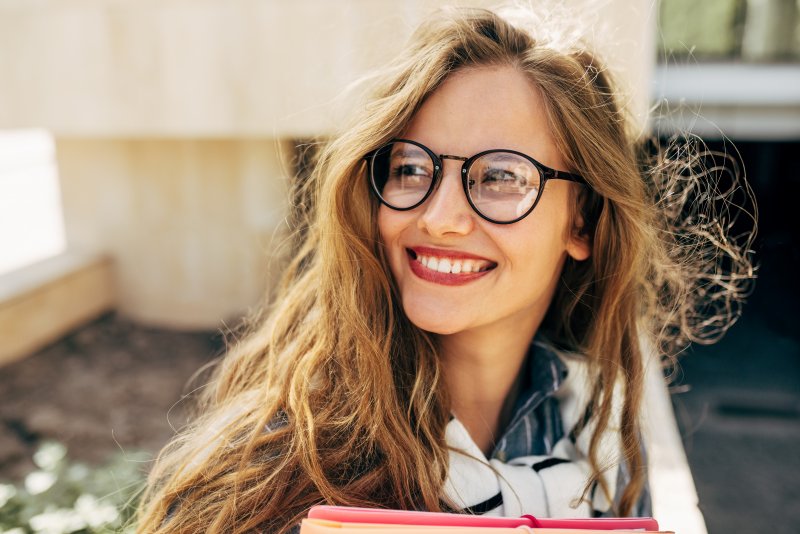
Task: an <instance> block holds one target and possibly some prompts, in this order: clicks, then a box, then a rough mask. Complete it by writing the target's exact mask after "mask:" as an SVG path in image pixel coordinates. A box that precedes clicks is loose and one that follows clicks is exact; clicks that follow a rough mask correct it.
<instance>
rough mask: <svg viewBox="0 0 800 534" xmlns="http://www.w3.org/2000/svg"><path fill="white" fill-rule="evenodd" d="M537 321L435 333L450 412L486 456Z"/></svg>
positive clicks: (514, 392) (511, 400)
mask: <svg viewBox="0 0 800 534" xmlns="http://www.w3.org/2000/svg"><path fill="white" fill-rule="evenodd" d="M540 322H541V320H539V321H536V323H535V324H534V325H530V326H529V327H528V328H524V327H523V328H518V326H519V325H516V326H517V327H515V328H514V329H513V332H509V331H505V332H499V331H498V328H492V327H491V325H490V326H488V327H481V328H479V329H472V330H467V331H464V332H459V333H458V334H451V335H447V336H441V338H440V340H441V347H442V365H443V367H444V376H445V377H446V383H447V388H448V392H449V394H450V402H451V409H452V412H453V414H454V415H455V416H456V417H457V418H458V420H459V421H460V422H461V423H462V424H463V425H464V427H465V428H466V429H467V431H468V432H469V434H470V436H471V437H472V439H473V441H474V442H475V443H476V444H477V445H478V447H480V449H481V450H482V451H483V453H484V454H485V455H487V457H488V455H489V454H490V453H491V451H492V448H493V447H494V444H495V441H496V439H497V438H498V437H499V433H500V432H501V431H502V430H503V427H504V426H505V424H507V423H508V421H507V420H505V419H508V417H509V415H510V411H511V408H512V407H513V406H514V402H515V401H516V397H517V393H518V391H517V390H518V389H519V380H518V379H519V378H520V370H521V368H522V365H523V363H524V361H525V356H526V354H527V353H528V348H529V346H530V343H531V340H532V339H533V336H534V334H535V333H536V329H537V328H538V326H539V323H540ZM504 416H505V417H504Z"/></svg>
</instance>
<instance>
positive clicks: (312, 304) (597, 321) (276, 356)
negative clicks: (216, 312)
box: [138, 9, 753, 532]
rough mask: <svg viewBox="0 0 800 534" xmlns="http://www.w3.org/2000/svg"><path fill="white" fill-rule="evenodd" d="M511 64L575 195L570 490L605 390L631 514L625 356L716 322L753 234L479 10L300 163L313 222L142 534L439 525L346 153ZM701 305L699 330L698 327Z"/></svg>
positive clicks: (168, 475)
mask: <svg viewBox="0 0 800 534" xmlns="http://www.w3.org/2000/svg"><path fill="white" fill-rule="evenodd" d="M509 65H510V66H513V67H514V68H516V69H518V70H519V71H520V72H522V73H524V74H525V75H526V76H527V77H528V78H529V80H530V82H531V84H533V86H534V87H536V88H538V89H539V92H540V94H541V96H542V98H543V100H544V107H545V109H546V113H547V119H548V123H549V125H550V127H551V131H552V135H553V138H554V140H555V142H556V145H557V147H558V149H559V150H560V152H561V154H562V155H563V157H564V159H565V161H566V162H568V165H569V167H570V170H571V171H572V172H575V173H578V174H581V175H582V176H584V177H585V178H586V180H587V182H588V184H589V185H590V187H588V188H584V189H583V190H582V191H580V192H579V193H576V194H575V195H574V202H573V204H574V208H573V210H574V213H573V219H574V221H575V224H576V225H579V227H580V231H581V232H584V233H585V234H586V235H587V236H589V237H590V238H591V243H592V254H591V257H590V258H589V259H588V260H586V261H573V260H569V259H568V260H567V263H566V264H565V266H564V269H563V273H562V276H561V281H560V284H559V287H558V289H557V291H556V294H555V296H554V298H553V301H552V304H551V307H550V308H549V311H548V314H547V317H546V318H545V320H544V322H543V323H542V325H541V327H540V332H541V333H543V334H544V335H545V336H546V337H547V338H548V339H549V340H550V341H551V342H552V343H553V344H554V345H555V346H557V347H562V348H565V349H569V350H571V351H575V352H579V353H581V354H583V355H584V357H585V359H586V360H587V361H588V362H589V363H590V365H591V369H592V371H593V374H592V375H591V376H592V377H593V388H592V391H591V400H590V403H589V406H588V408H587V419H586V421H587V424H586V425H584V428H589V427H588V422H589V421H590V422H592V425H593V426H592V428H593V429H594V431H593V435H592V438H591V445H590V450H589V457H590V458H589V459H590V463H591V466H592V469H593V475H592V480H591V481H589V483H587V488H588V487H589V485H590V484H591V483H592V482H597V483H598V484H599V485H600V487H601V488H602V490H603V491H605V492H606V494H607V495H608V494H609V490H610V488H607V487H606V486H605V482H604V481H603V478H602V477H601V476H600V475H601V473H602V472H603V470H604V469H605V468H607V467H608V466H607V465H606V464H605V463H604V462H606V461H607V459H605V458H598V457H597V456H598V444H599V442H600V438H601V435H602V433H603V432H604V431H605V430H606V429H607V427H608V426H609V421H610V420H611V410H612V402H611V400H612V396H613V395H614V385H615V384H616V383H618V382H620V381H621V383H622V385H623V386H624V387H623V388H621V392H622V393H621V394H622V395H623V396H624V398H623V399H622V405H623V408H624V409H623V413H622V419H621V427H620V433H621V436H622V442H623V447H622V452H621V457H620V458H619V459H618V461H624V462H627V464H628V466H629V468H630V469H629V471H630V473H631V478H630V482H629V484H628V485H627V487H625V489H624V491H623V493H622V495H621V497H618V499H617V509H616V510H615V511H616V512H617V513H618V514H620V515H626V514H629V513H630V512H631V510H632V508H633V506H634V504H635V502H636V500H637V499H638V498H639V496H640V493H641V491H642V487H643V484H644V479H645V478H644V477H645V474H644V466H643V463H644V460H643V455H642V451H641V447H640V439H639V437H640V427H639V418H640V405H641V401H642V391H643V372H644V371H643V369H644V367H643V355H642V349H641V348H640V341H641V340H642V339H643V338H645V339H650V340H652V341H654V342H656V343H655V345H654V346H656V347H658V348H659V349H660V353H661V354H665V355H667V356H669V355H672V354H675V353H676V352H677V349H679V348H680V347H682V346H683V343H685V342H686V341H698V340H699V341H703V340H704V339H707V338H709V337H713V336H710V334H709V332H710V330H709V329H712V330H714V329H715V330H714V331H717V332H719V331H722V330H724V329H725V328H727V326H728V325H730V324H731V322H732V321H733V320H734V319H735V316H736V315H737V311H736V310H737V308H736V307H735V303H736V302H738V301H739V300H741V299H742V297H743V296H744V293H745V292H746V290H747V285H748V282H749V281H750V280H751V279H752V278H753V271H752V266H751V264H750V262H749V261H748V257H749V256H748V252H747V249H748V247H749V245H750V240H751V239H752V233H751V234H747V235H745V236H744V237H745V239H744V242H741V240H740V242H739V243H738V244H737V243H736V242H735V241H734V240H730V239H728V238H727V237H726V236H727V233H729V230H730V228H729V226H730V225H729V224H727V223H726V222H725V220H723V218H722V217H720V213H718V212H713V209H716V208H715V206H717V207H718V206H720V203H719V202H720V199H723V200H724V198H727V197H723V196H720V195H715V194H712V193H713V192H710V191H711V190H710V189H708V187H706V185H704V183H706V184H707V182H708V177H709V175H711V174H713V172H712V171H713V169H714V167H713V166H712V167H711V170H709V168H708V165H706V166H705V167H704V166H703V154H702V150H700V149H698V147H696V146H695V147H692V146H690V145H687V144H685V143H683V144H680V145H678V144H675V145H674V146H675V147H678V146H679V147H682V148H680V149H675V148H672V149H668V150H663V149H661V148H659V147H658V146H656V145H653V144H652V143H651V144H649V145H647V144H645V143H643V142H642V140H641V139H638V138H637V137H636V135H635V133H633V132H634V131H633V129H632V128H631V126H630V125H631V121H630V120H629V118H628V117H627V116H626V114H625V112H624V110H623V109H621V108H620V106H619V104H618V103H617V101H616V99H617V98H618V91H617V89H616V88H615V85H614V84H613V82H612V80H611V78H610V75H609V73H608V72H607V70H606V69H604V68H603V67H602V65H601V63H600V61H599V60H598V58H597V57H596V56H595V55H593V54H592V53H590V52H589V51H587V49H586V47H584V46H581V45H580V43H573V44H572V45H570V46H564V45H563V44H556V43H553V42H551V41H549V40H548V39H546V38H544V39H537V38H536V37H534V35H533V34H532V33H531V32H530V31H529V29H527V28H524V27H521V26H518V25H516V24H514V23H512V22H510V21H509V20H506V19H504V18H502V17H500V16H499V15H497V14H496V13H493V12H490V11H487V10H481V9H457V10H452V9H451V10H446V11H442V12H440V13H438V14H437V16H433V17H430V18H429V19H428V20H427V21H426V22H425V23H424V24H422V26H421V27H420V28H419V29H418V30H417V31H416V32H415V33H414V35H413V37H412V39H411V41H410V43H409V44H408V46H407V48H406V49H405V50H403V52H402V53H401V54H400V55H399V56H398V57H397V58H396V59H395V60H393V61H392V62H390V63H389V64H387V65H386V66H385V67H384V68H383V69H382V70H380V71H379V72H378V73H377V74H375V75H374V76H372V77H371V79H370V82H371V87H372V92H371V94H370V96H369V98H368V100H367V103H366V105H365V106H364V107H363V108H362V109H360V110H359V111H358V112H357V113H356V115H355V116H354V117H353V120H352V122H351V123H350V126H348V127H346V128H345V129H344V131H343V132H341V133H340V134H339V135H337V136H336V137H335V138H333V139H332V140H330V142H328V143H327V144H326V145H325V146H324V147H323V148H322V150H321V151H320V153H319V154H318V156H317V158H316V160H315V162H314V165H313V169H312V170H311V175H310V177H309V179H308V180H307V181H306V182H304V184H303V185H302V187H301V189H300V190H299V193H298V198H303V199H305V200H306V201H307V204H310V205H312V206H313V209H309V210H306V211H305V212H304V213H305V215H307V217H305V218H304V219H303V221H304V222H303V224H302V225H301V228H300V230H301V234H302V241H301V242H300V244H299V245H298V246H297V247H296V248H295V250H294V257H293V258H292V260H291V262H290V263H289V265H288V268H287V270H286V273H285V275H284V279H283V282H282V285H281V287H280V289H279V291H278V294H277V298H276V299H275V300H274V302H273V303H272V305H271V308H269V309H268V310H265V311H264V312H263V313H261V314H260V315H258V316H257V317H255V318H253V319H252V320H251V321H250V322H249V324H248V325H247V326H246V328H245V330H244V334H243V335H241V336H240V337H239V338H238V339H237V340H236V341H235V342H234V343H232V345H231V347H230V348H229V351H228V354H227V355H226V357H225V358H224V359H222V360H221V362H220V363H219V364H218V365H217V366H216V368H215V369H214V373H213V376H212V378H211V380H210V382H209V383H208V385H207V386H206V387H205V388H204V391H203V393H202V398H201V399H200V404H199V406H200V414H199V416H198V417H197V418H196V419H195V420H194V421H193V422H192V424H190V425H189V426H187V428H186V429H184V430H183V431H182V432H181V433H179V434H178V435H177V436H176V437H175V438H174V439H173V441H172V442H171V443H170V444H169V445H168V446H167V447H165V449H164V450H163V451H162V453H161V455H160V456H159V458H158V460H157V462H156V465H155V467H154V468H153V470H152V472H151V474H150V478H149V483H148V487H147V489H146V491H145V494H144V496H143V499H142V501H141V504H140V510H139V516H138V523H139V529H140V531H142V532H173V531H181V532H183V531H186V532H194V531H200V530H203V531H220V530H224V531H225V532H246V531H250V530H253V529H262V530H265V531H269V532H273V531H276V532H286V531H287V530H289V529H290V528H291V527H292V526H293V525H295V524H297V523H298V522H299V521H300V519H301V518H302V517H303V516H304V515H305V514H306V513H307V511H308V509H309V508H310V507H311V506H313V505H316V504H322V503H326V504H339V505H352V506H378V507H396V508H403V509H422V510H430V511H439V510H446V509H448V503H447V502H444V501H443V500H442V499H443V486H444V483H445V480H446V477H447V468H448V452H449V450H448V447H447V445H446V443H445V439H444V430H445V426H446V424H447V422H448V420H449V417H450V410H449V400H448V395H447V392H446V390H445V388H444V386H443V377H442V369H441V367H440V362H439V358H438V354H437V342H436V339H435V336H433V335H431V334H429V333H427V332H425V331H422V330H420V329H419V328H417V327H415V326H414V325H413V324H411V323H410V321H409V320H408V319H407V318H406V316H405V315H404V313H403V310H402V306H401V304H400V302H399V299H398V293H397V289H396V286H395V283H394V281H393V280H392V277H391V274H390V270H389V268H388V264H387V261H386V258H385V254H384V251H383V249H382V246H381V241H380V238H379V235H378V230H377V224H376V216H377V203H376V202H375V200H374V199H373V198H372V197H371V195H370V191H369V188H368V183H367V180H366V179H365V172H366V169H365V164H364V162H363V156H364V155H365V154H366V153H368V152H369V151H371V150H374V149H376V148H378V147H379V146H381V145H383V144H385V143H386V142H388V141H389V140H391V139H392V138H394V137H396V136H398V135H399V134H400V133H401V132H402V131H403V129H404V128H405V126H406V125H407V124H408V123H409V122H410V120H411V119H412V117H413V116H414V114H415V112H416V110H417V109H418V108H419V107H420V105H421V104H422V102H423V101H424V100H425V98H426V96H428V95H430V94H431V93H432V92H433V91H435V90H436V89H437V87H439V85H440V84H441V83H442V82H443V81H444V80H445V79H446V78H447V77H448V76H450V75H451V74H452V73H454V72H456V71H458V70H460V69H465V68H471V67H481V66H509ZM737 187H738V186H737ZM702 213H705V214H707V215H708V216H707V217H705V218H704V217H701V216H700V215H701V214H702ZM728 222H730V221H728ZM723 267H724V268H723ZM709 306H712V307H713V308H714V310H716V312H715V314H714V315H715V320H713V321H711V322H708V321H706V322H702V321H699V320H698V317H700V316H701V315H702V314H701V313H700V312H701V311H705V312H707V311H708V308H709ZM579 430H580V429H579Z"/></svg>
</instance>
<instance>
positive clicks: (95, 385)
mask: <svg viewBox="0 0 800 534" xmlns="http://www.w3.org/2000/svg"><path fill="white" fill-rule="evenodd" d="M224 346H225V343H224V339H223V337H222V335H221V334H220V333H219V332H213V331H205V332H189V333H187V332H174V331H168V330H160V329H156V328H149V327H145V326H141V325H137V324H135V323H132V322H130V321H129V320H126V319H124V318H122V317H119V316H118V315H116V314H114V313H111V314H107V315H105V316H103V317H101V318H99V319H98V320H96V321H94V322H92V323H90V324H88V325H86V326H84V327H82V328H81V329H79V330H77V331H75V332H73V333H72V334H70V335H68V336H67V337H64V338H62V339H61V340H59V341H58V342H56V343H54V344H52V345H50V346H48V347H46V348H45V349H43V350H41V351H39V352H37V353H36V354H33V355H31V356H29V357H27V358H25V359H23V360H21V361H17V362H14V363H12V364H9V365H7V366H5V367H0V481H3V480H14V481H16V480H20V479H21V478H22V477H23V476H24V475H25V474H26V473H27V472H29V471H30V470H31V469H32V468H33V463H32V460H31V456H32V454H33V453H34V452H35V451H36V449H37V447H38V445H39V444H40V443H41V442H42V441H46V440H58V441H60V442H62V443H64V444H65V445H66V446H67V448H68V451H69V453H68V454H69V456H70V458H72V459H74V460H78V461H82V462H86V463H88V464H90V465H99V464H102V463H103V462H105V461H106V460H108V459H109V457H110V456H111V455H112V454H114V453H116V452H119V451H120V450H122V451H125V452H138V451H147V452H149V453H152V454H153V455H155V454H156V453H157V452H158V451H159V450H160V449H161V447H163V445H164V444H165V443H166V442H167V441H168V440H169V439H170V437H171V436H173V435H174V432H175V431H174V429H177V428H180V427H181V426H182V425H183V424H185V422H186V417H187V408H188V407H189V406H190V403H191V398H188V397H187V398H183V400H182V396H184V395H185V394H187V393H189V389H188V388H189V387H190V384H189V382H190V378H191V377H192V375H194V374H195V373H196V372H197V371H198V370H199V369H200V368H201V367H202V366H203V365H204V364H205V363H207V362H209V361H211V360H213V359H214V358H215V357H216V356H219V355H220V354H222V352H223V351H224ZM196 385H197V384H195V386H196Z"/></svg>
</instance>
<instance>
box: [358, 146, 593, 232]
mask: <svg viewBox="0 0 800 534" xmlns="http://www.w3.org/2000/svg"><path fill="white" fill-rule="evenodd" d="M394 143H409V144H412V145H414V146H416V147H419V148H421V149H422V150H424V151H425V153H426V154H427V155H428V156H429V157H430V158H431V161H432V162H433V177H432V180H431V185H430V187H429V188H428V191H427V192H426V193H425V195H424V196H423V197H422V199H421V200H420V201H419V202H417V203H416V204H414V205H413V206H409V207H407V208H398V207H396V206H393V205H391V204H389V203H388V202H387V201H386V200H385V199H384V198H383V196H382V195H381V192H380V190H379V188H378V184H377V183H375V173H374V172H373V167H374V165H375V158H376V156H377V155H378V153H379V152H380V151H381V150H383V149H385V148H386V147H388V146H389V145H392V144H394ZM498 152H502V153H504V154H514V155H517V156H520V157H522V158H524V159H526V160H527V161H529V162H530V163H531V164H532V165H533V166H534V167H536V169H537V170H538V171H539V176H540V177H541V185H540V186H539V194H538V195H536V200H535V201H534V202H533V204H532V205H531V207H530V208H528V210H527V211H526V212H525V213H523V214H522V215H520V216H519V217H517V218H516V219H512V220H510V221H498V220H495V219H492V218H491V217H487V216H486V215H484V214H483V213H482V212H481V211H480V210H479V209H478V207H477V206H476V205H475V203H474V202H473V201H472V197H471V196H470V194H469V187H470V183H469V178H468V177H469V169H470V167H471V166H472V164H473V163H474V162H475V161H476V160H477V159H478V158H480V157H481V156H485V155H486V154H494V153H498ZM445 159H454V160H457V161H461V162H463V163H462V164H461V186H462V188H463V189H464V195H465V196H466V197H467V202H469V205H470V207H472V210H473V211H474V212H475V213H477V214H478V215H479V216H480V217H481V218H482V219H484V220H487V221H489V222H490V223H494V224H512V223H515V222H518V221H521V220H522V219H524V218H525V217H527V216H528V215H530V213H531V212H532V211H533V209H534V208H535V207H536V205H537V204H538V203H539V200H541V198H542V195H543V194H544V189H545V185H546V184H547V181H548V180H566V181H569V182H576V183H579V184H583V185H588V183H587V182H586V179H585V178H584V177H583V176H580V175H578V174H573V173H571V172H566V171H559V170H556V169H553V168H551V167H548V166H547V165H545V164H544V163H539V162H538V161H536V160H535V159H533V158H532V157H530V156H529V155H527V154H523V153H522V152H518V151H516V150H510V149H505V148H493V149H490V150H484V151H483V152H478V153H477V154H475V155H474V156H470V157H468V158H465V157H463V156H454V155H452V154H440V155H438V156H437V155H436V154H434V153H433V151H432V150H431V149H430V148H428V147H426V146H425V145H423V144H422V143H418V142H416V141H412V140H410V139H392V140H391V141H389V142H388V143H386V144H385V145H383V146H381V147H379V148H377V149H375V150H373V151H371V152H369V153H368V154H367V155H366V156H364V160H365V161H366V162H367V170H368V172H367V174H368V178H369V182H370V189H372V192H373V194H374V195H375V196H376V197H377V198H378V200H379V201H380V203H381V204H383V205H384V206H386V207H387V208H390V209H393V210H396V211H409V210H413V209H415V208H417V207H419V206H421V205H422V204H424V203H425V201H426V200H428V198H429V197H430V196H431V194H432V193H433V192H434V191H435V190H436V188H437V187H438V185H439V181H440V180H441V179H442V173H443V169H444V164H443V162H442V160H445Z"/></svg>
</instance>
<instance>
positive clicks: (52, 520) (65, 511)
mask: <svg viewBox="0 0 800 534" xmlns="http://www.w3.org/2000/svg"><path fill="white" fill-rule="evenodd" d="M29 524H30V526H31V528H32V529H33V531H34V532H37V533H39V534H70V533H71V532H77V531H79V530H82V529H85V528H86V526H87V525H86V521H84V520H83V518H82V517H81V516H80V514H78V513H77V512H76V511H75V510H73V509H71V508H58V509H52V508H50V509H48V510H47V511H45V512H44V513H41V514H39V515H35V516H33V517H31V520H30V522H29Z"/></svg>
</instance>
